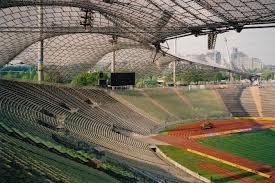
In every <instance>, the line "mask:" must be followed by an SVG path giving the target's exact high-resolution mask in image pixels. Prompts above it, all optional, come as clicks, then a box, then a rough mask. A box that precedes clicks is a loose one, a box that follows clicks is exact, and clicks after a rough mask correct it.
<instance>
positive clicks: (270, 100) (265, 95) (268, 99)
mask: <svg viewBox="0 0 275 183" xmlns="http://www.w3.org/2000/svg"><path fill="white" fill-rule="evenodd" d="M260 96H261V99H262V112H263V115H264V116H266V117H274V116H275V97H274V96H275V88H274V87H264V88H260Z"/></svg>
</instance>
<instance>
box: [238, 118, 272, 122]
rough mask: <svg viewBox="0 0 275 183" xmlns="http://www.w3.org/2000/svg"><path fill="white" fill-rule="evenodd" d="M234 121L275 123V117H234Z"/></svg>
mask: <svg viewBox="0 0 275 183" xmlns="http://www.w3.org/2000/svg"><path fill="white" fill-rule="evenodd" d="M234 119H239V120H242V119H244V120H249V119H250V120H262V121H275V117H234Z"/></svg>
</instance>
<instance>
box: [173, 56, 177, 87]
mask: <svg viewBox="0 0 275 183" xmlns="http://www.w3.org/2000/svg"><path fill="white" fill-rule="evenodd" d="M176 64H177V63H176V60H174V62H173V82H174V87H176Z"/></svg>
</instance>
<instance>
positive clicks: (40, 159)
mask: <svg viewBox="0 0 275 183" xmlns="http://www.w3.org/2000/svg"><path fill="white" fill-rule="evenodd" d="M0 155H1V156H0V160H1V164H0V169H1V171H2V174H1V178H0V180H3V181H4V182H6V181H7V182H68V183H70V182H83V183H84V182H117V181H115V180H114V179H112V178H111V177H109V176H108V175H106V174H103V173H101V172H99V171H97V170H94V169H91V168H87V167H85V166H84V165H81V164H79V163H76V162H74V161H71V160H68V159H66V158H62V157H61V156H58V155H55V154H53V153H50V152H48V151H45V150H43V149H40V148H37V147H35V146H32V145H30V144H26V143H24V142H22V141H19V140H17V139H15V138H13V137H11V136H7V135H5V134H3V133H1V132H0ZM3 171H5V173H3Z"/></svg>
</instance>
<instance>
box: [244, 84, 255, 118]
mask: <svg viewBox="0 0 275 183" xmlns="http://www.w3.org/2000/svg"><path fill="white" fill-rule="evenodd" d="M241 104H242V106H243V109H244V110H245V111H246V113H247V115H248V116H254V117H257V116H259V113H258V110H257V107H256V104H255V101H254V100H253V97H252V94H251V90H250V88H245V89H244V90H243V92H242V95H241Z"/></svg>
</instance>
